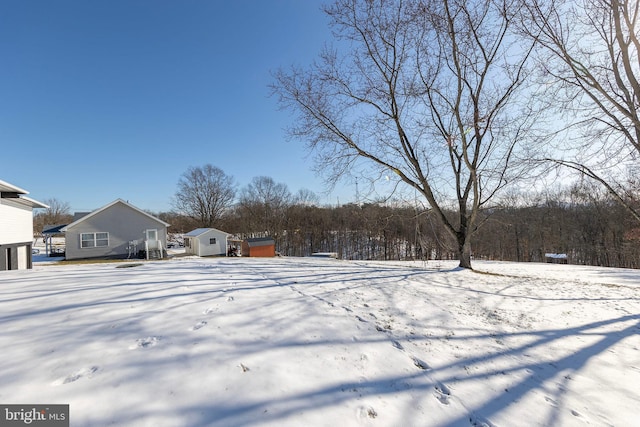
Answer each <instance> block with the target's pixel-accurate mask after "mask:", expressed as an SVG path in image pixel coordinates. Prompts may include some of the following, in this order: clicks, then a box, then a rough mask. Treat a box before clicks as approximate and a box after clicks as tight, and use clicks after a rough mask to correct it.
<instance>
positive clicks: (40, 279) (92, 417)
mask: <svg viewBox="0 0 640 427" xmlns="http://www.w3.org/2000/svg"><path fill="white" fill-rule="evenodd" d="M455 265H456V264H455V263H448V262H440V261H429V262H374V261H366V262H365V261H357V262H356V261H339V260H334V259H326V258H273V259H256V258H202V259H201V258H194V257H181V258H175V259H172V260H167V261H151V262H146V261H139V260H134V261H130V262H124V263H122V262H121V263H113V264H77V265H57V264H50V263H43V264H40V263H36V264H35V266H34V269H33V270H20V271H6V272H1V273H0V295H1V297H0V324H1V325H2V333H1V334H0V348H2V357H1V358H0V402H2V403H3V404H8V403H47V404H55V403H60V404H70V410H71V425H72V426H107V425H117V426H522V425H526V426H550V425H558V426H583V425H594V426H609V425H615V426H628V425H632V424H634V423H636V422H637V417H638V412H639V409H638V408H640V387H638V384H640V351H639V349H640V271H638V270H623V269H607V268H597V267H583V266H572V265H558V264H518V263H502V262H480V261H475V264H474V267H475V268H476V269H477V270H479V271H476V272H472V271H465V270H461V269H457V268H456V267H455ZM123 267H126V268H123ZM487 273H489V274H487Z"/></svg>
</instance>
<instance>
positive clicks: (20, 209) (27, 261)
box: [0, 180, 49, 270]
mask: <svg viewBox="0 0 640 427" xmlns="http://www.w3.org/2000/svg"><path fill="white" fill-rule="evenodd" d="M26 194H29V192H28V191H26V190H23V189H22V188H20V187H16V186H15V185H13V184H9V183H8V182H5V181H2V180H0V270H18V269H29V268H31V267H32V265H33V264H32V257H31V256H32V255H31V246H32V244H33V209H37V208H45V209H46V208H48V207H49V206H47V205H45V204H44V203H40V202H38V201H36V200H33V199H30V198H29V197H26V196H25V195H26Z"/></svg>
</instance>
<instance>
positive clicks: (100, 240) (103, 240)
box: [80, 231, 109, 249]
mask: <svg viewBox="0 0 640 427" xmlns="http://www.w3.org/2000/svg"><path fill="white" fill-rule="evenodd" d="M107 247H109V233H108V232H104V231H98V232H95V233H80V249H92V248H107Z"/></svg>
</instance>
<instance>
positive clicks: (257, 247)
mask: <svg viewBox="0 0 640 427" xmlns="http://www.w3.org/2000/svg"><path fill="white" fill-rule="evenodd" d="M242 256H249V257H274V256H276V242H275V240H273V239H272V238H271V237H255V238H252V239H245V240H243V242H242Z"/></svg>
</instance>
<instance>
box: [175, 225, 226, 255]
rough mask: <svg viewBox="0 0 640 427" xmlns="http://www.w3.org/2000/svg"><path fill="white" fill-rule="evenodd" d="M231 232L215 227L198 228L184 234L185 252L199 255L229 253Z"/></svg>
mask: <svg viewBox="0 0 640 427" xmlns="http://www.w3.org/2000/svg"><path fill="white" fill-rule="evenodd" d="M229 236H230V234H229V233H225V232H224V231H220V230H217V229H215V228H196V229H195V230H193V231H190V232H188V233H187V234H185V235H184V252H185V254H189V255H197V256H224V255H227V244H228V243H227V239H228V238H229Z"/></svg>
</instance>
